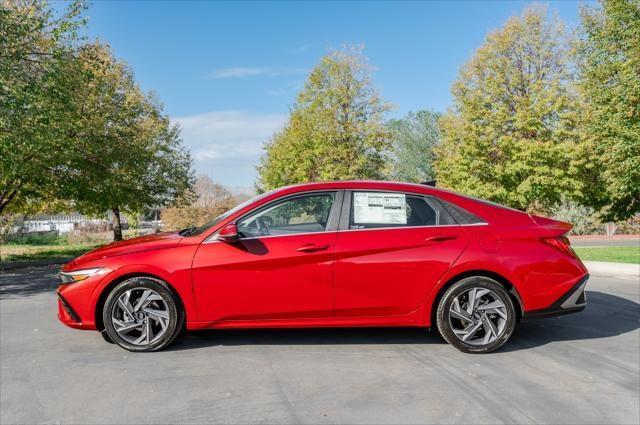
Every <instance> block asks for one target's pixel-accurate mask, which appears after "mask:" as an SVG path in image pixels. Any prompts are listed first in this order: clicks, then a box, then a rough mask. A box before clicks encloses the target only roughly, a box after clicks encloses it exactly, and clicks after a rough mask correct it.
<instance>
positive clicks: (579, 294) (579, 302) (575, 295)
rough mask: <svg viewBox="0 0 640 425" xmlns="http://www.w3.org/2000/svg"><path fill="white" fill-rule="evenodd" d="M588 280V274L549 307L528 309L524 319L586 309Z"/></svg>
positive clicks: (559, 314) (523, 316)
mask: <svg viewBox="0 0 640 425" xmlns="http://www.w3.org/2000/svg"><path fill="white" fill-rule="evenodd" d="M587 280H589V275H588V274H587V275H585V276H584V277H583V278H582V279H580V280H579V281H578V282H577V283H576V284H575V285H573V286H572V287H571V289H569V290H568V291H567V292H566V293H565V294H563V295H562V296H561V297H560V298H559V299H558V300H556V301H555V302H554V303H553V304H551V305H550V306H549V307H547V308H544V309H541V310H531V311H526V312H525V313H524V314H523V315H522V320H529V319H541V318H544V317H553V316H561V315H563V314H570V313H577V312H579V311H582V310H584V308H585V307H586V306H587V298H586V296H585V293H584V291H585V288H586V286H587Z"/></svg>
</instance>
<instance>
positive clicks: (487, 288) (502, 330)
mask: <svg viewBox="0 0 640 425" xmlns="http://www.w3.org/2000/svg"><path fill="white" fill-rule="evenodd" d="M436 317H437V326H438V330H439V331H440V334H441V335H442V336H443V337H444V339H445V340H446V341H447V342H448V343H449V344H451V345H453V346H454V347H456V348H457V349H458V350H460V351H463V352H465V353H489V352H491V351H494V350H497V349H498V348H500V347H501V346H502V345H504V343H505V342H507V340H508V339H509V338H510V337H511V334H513V330H514V328H515V324H516V311H515V307H514V305H513V301H512V300H511V297H510V296H509V293H508V292H507V291H506V290H505V289H504V287H503V286H502V285H500V284H499V283H498V282H496V281H495V280H493V279H490V278H487V277H484V276H473V277H468V278H465V279H462V280H460V281H459V282H456V283H455V284H453V285H452V286H451V287H450V288H449V289H448V290H447V291H446V292H445V293H444V295H443V296H442V299H441V300H440V303H439V305H438V310H437V315H436Z"/></svg>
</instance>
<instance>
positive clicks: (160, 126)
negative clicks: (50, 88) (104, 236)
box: [60, 43, 193, 239]
mask: <svg viewBox="0 0 640 425" xmlns="http://www.w3.org/2000/svg"><path fill="white" fill-rule="evenodd" d="M75 64H76V65H77V66H78V67H79V68H80V69H79V72H78V73H79V75H81V76H82V78H81V79H80V81H79V87H78V90H76V91H75V93H74V97H73V103H72V105H73V108H74V109H75V111H76V113H77V119H76V121H75V126H74V130H73V132H71V133H70V134H69V136H70V137H71V138H72V139H73V142H74V143H72V144H71V146H72V148H71V149H72V152H69V153H70V155H69V156H68V159H67V160H66V161H65V162H63V163H62V165H63V166H64V167H65V168H66V174H67V175H68V176H69V177H71V179H70V180H71V181H69V182H68V184H66V185H65V186H64V187H63V188H61V190H60V196H61V197H62V198H64V199H71V200H74V201H75V202H74V206H75V207H76V208H77V209H78V210H79V211H81V212H84V213H88V214H100V213H103V212H104V211H106V210H112V211H113V213H114V215H115V216H116V229H115V238H116V239H119V238H120V237H121V235H119V234H118V232H119V229H117V227H118V225H119V216H120V212H127V213H140V212H141V211H142V210H143V209H144V208H145V207H147V206H156V207H161V206H167V205H170V204H171V203H173V202H180V201H182V198H183V197H184V196H185V193H186V194H187V198H188V193H189V189H190V187H191V185H192V184H193V175H192V171H191V157H190V155H189V153H188V152H187V151H186V150H185V149H184V148H183V147H182V145H181V140H180V132H179V129H178V128H177V127H176V126H174V125H172V124H171V122H170V120H169V117H168V116H166V114H164V112H163V110H162V106H161V105H160V104H159V103H158V101H157V100H156V99H155V98H154V97H153V96H152V95H150V94H147V93H144V92H143V91H142V90H140V89H139V88H138V86H137V85H136V84H135V81H134V78H133V74H132V72H131V70H130V69H129V68H128V67H127V66H126V65H125V64H124V63H123V62H121V61H118V60H116V59H115V58H114V57H113V55H112V53H111V51H110V49H109V48H108V47H107V46H105V45H101V44H97V43H96V44H86V45H84V46H83V47H82V48H81V50H80V52H79V55H78V61H77V62H76V63H75ZM186 200H188V199H186ZM186 200H185V201H186Z"/></svg>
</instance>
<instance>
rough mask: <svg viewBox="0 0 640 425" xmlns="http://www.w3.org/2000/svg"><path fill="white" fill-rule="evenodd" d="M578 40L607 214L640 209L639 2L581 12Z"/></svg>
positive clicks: (626, 0) (613, 1)
mask: <svg viewBox="0 0 640 425" xmlns="http://www.w3.org/2000/svg"><path fill="white" fill-rule="evenodd" d="M581 12H582V13H581V15H582V26H581V28H580V33H579V40H578V57H579V65H580V68H579V69H580V89H581V93H582V95H583V99H584V103H585V106H586V108H585V116H584V118H585V119H584V122H585V133H586V135H587V136H588V143H589V146H590V147H592V149H593V151H594V152H596V153H597V158H598V160H599V168H598V170H599V171H600V174H601V178H602V180H603V181H604V188H605V189H604V192H603V194H604V195H605V196H604V199H599V198H597V197H594V198H592V199H591V202H590V204H592V205H593V204H595V205H594V206H596V207H601V206H602V204H605V208H604V211H603V212H604V216H605V218H606V219H609V220H624V219H626V218H628V217H631V216H632V215H633V214H635V213H637V212H638V211H640V1H638V0H602V1H601V7H600V8H591V7H585V8H583V9H582V11H581Z"/></svg>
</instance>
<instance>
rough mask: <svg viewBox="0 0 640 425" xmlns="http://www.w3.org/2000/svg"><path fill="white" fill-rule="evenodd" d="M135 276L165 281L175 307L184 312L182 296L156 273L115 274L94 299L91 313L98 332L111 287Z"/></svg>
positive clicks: (100, 330) (101, 329)
mask: <svg viewBox="0 0 640 425" xmlns="http://www.w3.org/2000/svg"><path fill="white" fill-rule="evenodd" d="M136 277H147V278H152V279H157V280H161V281H162V282H164V283H166V284H167V287H168V288H169V290H170V291H171V293H172V294H173V296H174V298H175V300H176V302H177V304H178V305H177V307H178V308H179V309H181V310H182V313H183V314H186V310H185V306H184V301H183V300H182V297H181V296H180V294H179V293H178V291H176V289H175V288H174V287H173V285H171V284H170V283H169V282H167V280H166V279H163V278H161V277H160V276H156V275H154V274H152V273H144V272H131V273H126V274H123V275H120V276H117V277H116V278H114V279H113V280H112V281H111V282H109V283H108V284H107V285H105V287H104V288H102V291H101V292H100V295H99V296H98V300H97V301H96V307H95V310H94V312H93V314H94V320H95V324H96V329H97V330H98V331H99V332H102V331H103V330H104V322H103V320H102V309H103V308H104V303H105V302H106V300H107V297H108V296H109V294H110V293H111V291H112V290H113V288H115V287H116V286H118V284H120V283H122V282H124V281H125V280H129V279H132V278H136ZM185 323H186V321H185Z"/></svg>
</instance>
